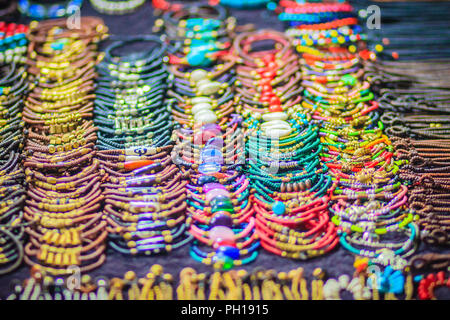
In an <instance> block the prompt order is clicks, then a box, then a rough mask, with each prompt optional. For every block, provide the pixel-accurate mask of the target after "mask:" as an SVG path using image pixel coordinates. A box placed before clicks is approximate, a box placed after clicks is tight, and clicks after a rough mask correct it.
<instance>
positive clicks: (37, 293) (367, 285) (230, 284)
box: [7, 261, 450, 300]
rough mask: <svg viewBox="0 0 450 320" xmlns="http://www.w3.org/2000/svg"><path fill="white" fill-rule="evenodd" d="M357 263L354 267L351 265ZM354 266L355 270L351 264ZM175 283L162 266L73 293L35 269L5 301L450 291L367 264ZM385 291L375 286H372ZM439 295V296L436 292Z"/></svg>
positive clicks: (185, 275)
mask: <svg viewBox="0 0 450 320" xmlns="http://www.w3.org/2000/svg"><path fill="white" fill-rule="evenodd" d="M355 263H356V261H355ZM355 265H356V264H355ZM178 279H179V280H178V282H175V277H174V276H173V275H172V274H170V273H164V269H163V267H162V266H160V265H152V266H151V267H150V270H149V272H148V273H147V274H146V276H145V277H143V278H138V277H137V275H136V274H135V273H134V272H133V271H128V272H127V273H125V275H124V277H123V278H118V277H116V278H111V279H108V278H106V277H103V276H99V277H96V278H92V277H91V276H89V275H84V276H83V277H82V278H81V279H80V280H81V281H80V283H79V285H78V286H77V287H76V288H73V287H69V286H68V285H67V283H66V281H65V280H64V279H63V278H53V277H51V276H49V275H48V274H47V273H45V272H43V271H42V270H40V269H39V268H33V269H32V270H31V277H30V278H29V279H26V280H25V281H19V280H17V281H13V282H12V283H11V287H12V291H13V292H12V293H11V294H10V295H9V296H8V297H7V299H8V300H41V299H42V300H175V299H177V300H342V299H345V298H346V296H347V297H349V296H351V297H353V298H354V299H356V300H398V299H405V300H412V299H420V300H430V299H437V297H436V293H435V292H436V289H439V290H442V289H441V288H447V290H448V289H449V288H450V278H449V276H448V273H447V272H445V271H436V272H430V273H428V274H417V271H414V270H408V271H405V272H404V273H402V272H400V271H394V270H392V269H391V268H386V270H385V271H384V272H383V273H380V274H378V275H373V274H370V273H368V272H367V264H366V265H365V267H363V268H361V267H360V266H359V265H358V267H355V271H354V273H353V275H347V274H342V275H334V276H333V275H331V274H327V272H325V271H324V270H322V269H320V268H316V269H314V271H313V273H312V275H309V274H307V273H306V272H305V271H304V270H303V268H301V267H299V268H297V269H293V270H289V271H287V272H276V271H275V270H272V269H263V268H255V269H254V270H253V271H246V270H232V271H225V272H217V271H216V272H213V273H198V272H196V271H195V270H194V269H192V268H184V269H183V270H181V271H180V274H179V277H178ZM375 282H377V283H384V285H379V286H376V285H373V283H375ZM440 292H442V291H440Z"/></svg>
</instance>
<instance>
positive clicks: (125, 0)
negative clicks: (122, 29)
mask: <svg viewBox="0 0 450 320" xmlns="http://www.w3.org/2000/svg"><path fill="white" fill-rule="evenodd" d="M90 1H91V5H92V6H93V7H94V9H95V10H97V11H98V12H100V13H103V14H110V15H122V14H128V13H132V12H134V11H136V10H137V9H139V7H141V6H143V5H144V3H145V0H120V1H110V0H90Z"/></svg>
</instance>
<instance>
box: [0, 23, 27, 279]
mask: <svg viewBox="0 0 450 320" xmlns="http://www.w3.org/2000/svg"><path fill="white" fill-rule="evenodd" d="M1 24H2V25H1V27H2V30H3V32H4V38H3V39H2V40H1V41H3V43H2V49H3V50H2V51H3V52H2V55H3V57H7V58H6V59H5V60H6V61H2V64H1V65H0V74H1V79H0V124H1V130H0V137H1V142H0V172H1V179H0V208H1V209H0V275H2V274H5V273H8V272H10V271H13V270H14V269H16V268H17V267H18V266H19V265H20V264H21V262H22V259H23V247H22V243H23V241H24V237H25V224H24V221H23V220H24V219H23V215H24V213H23V206H24V204H25V193H26V190H25V187H24V182H25V173H24V170H23V167H22V163H21V162H22V161H21V160H22V156H21V149H22V147H23V140H24V139H23V133H22V129H23V121H22V116H21V112H22V109H23V100H24V97H25V96H26V94H27V91H28V82H27V81H26V76H27V73H26V68H25V66H24V65H23V63H22V62H23V61H24V60H23V58H24V57H23V56H22V55H23V54H24V53H25V52H23V50H14V49H13V48H14V47H15V46H16V42H17V41H19V42H20V43H21V45H24V46H25V48H26V43H27V41H26V39H24V38H23V36H24V35H25V34H24V32H25V31H26V29H27V27H26V26H24V25H16V24H5V23H1ZM16 35H17V36H16Z"/></svg>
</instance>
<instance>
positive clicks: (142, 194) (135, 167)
mask: <svg viewBox="0 0 450 320" xmlns="http://www.w3.org/2000/svg"><path fill="white" fill-rule="evenodd" d="M133 43H143V44H145V45H146V47H147V48H150V49H147V50H146V51H145V52H143V54H134V55H128V56H119V55H114V53H113V52H114V50H116V51H117V50H118V49H120V48H124V47H129V46H131V45H132V44H133ZM166 49H167V45H166V44H165V43H163V42H162V41H161V40H160V39H159V38H158V37H156V36H138V37H133V38H127V39H126V40H123V41H115V42H113V43H112V44H111V45H109V46H108V47H107V48H106V50H105V52H104V59H103V61H101V62H100V63H99V64H98V67H97V68H98V73H99V78H98V79H97V89H96V95H97V97H96V100H95V119H94V122H95V124H96V125H97V126H98V128H99V131H98V141H97V147H98V149H99V151H98V158H99V160H100V164H101V168H102V170H104V171H105V173H106V174H107V178H105V181H104V183H103V185H102V187H103V195H104V196H105V207H104V212H105V215H106V216H107V220H108V225H109V237H110V240H111V241H110V245H111V247H112V248H114V249H115V250H117V251H119V252H122V253H127V254H145V255H151V254H156V253H160V252H170V251H171V250H174V249H177V248H179V247H181V246H183V245H185V244H187V243H188V242H189V241H190V240H191V238H192V236H190V235H189V234H188V229H189V226H188V220H186V215H185V211H186V191H185V188H186V184H187V182H186V181H184V179H183V178H184V177H183V174H182V173H180V172H179V170H178V169H177V167H176V165H174V164H173V163H172V159H171V156H170V151H171V150H172V143H171V135H172V129H173V120H172V115H171V113H170V109H171V105H172V101H171V100H166V93H167V88H168V86H170V83H169V79H168V77H169V72H168V70H167V67H166V65H165V61H166V56H165V55H166Z"/></svg>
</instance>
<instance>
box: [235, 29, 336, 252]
mask: <svg viewBox="0 0 450 320" xmlns="http://www.w3.org/2000/svg"><path fill="white" fill-rule="evenodd" d="M258 45H259V46H258ZM233 53H234V55H235V56H236V58H237V61H238V66H237V83H238V85H237V86H236V92H237V96H238V107H237V109H238V111H239V112H240V113H241V114H242V115H243V117H244V123H243V126H244V128H245V130H246V144H245V148H246V157H247V162H246V166H245V172H246V174H247V176H248V178H249V180H250V188H251V190H252V197H251V200H252V203H253V206H254V208H255V218H256V232H257V234H258V236H259V237H260V239H261V240H260V241H261V245H262V246H263V248H264V249H266V250H267V251H269V252H272V253H274V254H277V255H281V256H283V257H288V258H294V259H302V260H305V259H308V258H312V257H316V256H320V255H323V254H325V253H326V252H329V251H330V250H332V249H333V248H334V247H335V246H336V244H337V243H338V239H337V234H336V228H335V226H334V224H333V223H331V221H330V219H329V215H328V210H327V206H328V197H327V196H326V192H327V189H328V188H329V187H330V186H331V179H330V177H329V176H327V174H326V173H327V168H326V166H324V164H322V163H321V162H320V160H319V154H320V152H321V149H322V147H321V145H320V142H319V137H318V127H317V126H314V125H312V124H311V123H310V121H309V120H310V119H308V118H307V117H306V116H305V115H304V114H302V113H300V112H299V107H300V101H301V96H300V94H301V92H302V87H301V84H300V83H301V70H300V63H299V57H298V56H297V54H296V53H295V51H294V48H293V46H292V43H291V39H290V38H287V37H286V36H285V35H283V34H282V33H279V32H276V31H273V30H260V31H257V32H250V33H242V34H240V35H239V36H238V37H237V38H236V39H235V41H234V43H233Z"/></svg>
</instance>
